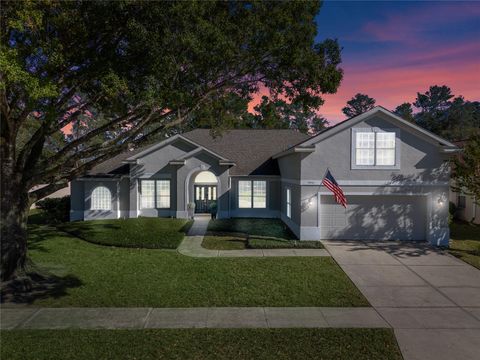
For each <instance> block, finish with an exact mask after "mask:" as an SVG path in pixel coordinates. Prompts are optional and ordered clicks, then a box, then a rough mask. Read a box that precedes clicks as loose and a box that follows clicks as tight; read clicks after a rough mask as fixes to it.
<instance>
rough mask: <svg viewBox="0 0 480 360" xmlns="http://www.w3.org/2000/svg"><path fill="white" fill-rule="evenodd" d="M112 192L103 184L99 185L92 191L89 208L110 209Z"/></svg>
mask: <svg viewBox="0 0 480 360" xmlns="http://www.w3.org/2000/svg"><path fill="white" fill-rule="evenodd" d="M111 209H112V194H111V193H110V190H108V188H106V187H105V186H99V187H97V188H95V189H94V190H93V191H92V206H91V210H111Z"/></svg>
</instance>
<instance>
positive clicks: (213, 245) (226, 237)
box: [202, 232, 247, 250]
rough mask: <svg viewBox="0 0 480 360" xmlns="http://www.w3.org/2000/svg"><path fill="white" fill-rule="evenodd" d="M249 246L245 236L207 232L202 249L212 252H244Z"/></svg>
mask: <svg viewBox="0 0 480 360" xmlns="http://www.w3.org/2000/svg"><path fill="white" fill-rule="evenodd" d="M246 245H247V237H246V235H245V234H238V233H216V232H207V234H206V235H205V236H204V237H203V242H202V247H204V248H205V249H210V250H244V249H246V247H247V246H246Z"/></svg>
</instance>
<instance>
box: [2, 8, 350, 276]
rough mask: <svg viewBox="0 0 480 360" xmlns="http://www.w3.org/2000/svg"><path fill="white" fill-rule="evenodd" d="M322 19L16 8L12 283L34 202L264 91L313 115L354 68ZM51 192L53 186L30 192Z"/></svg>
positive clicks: (8, 73) (9, 172) (5, 227)
mask: <svg viewBox="0 0 480 360" xmlns="http://www.w3.org/2000/svg"><path fill="white" fill-rule="evenodd" d="M319 8H320V4H319V3H318V2H317V1H301V2H300V1H299V2H277V1H275V2H273V1H272V2H269V1H252V2H243V1H228V2H223V1H222V2H213V1H201V2H200V1H198V2H184V1H181V2H180V1H179V2H147V1H136V2H132V1H113V2H107V1H102V2H100V1H99V2H92V1H69V2H66V1H65V2H58V1H11V2H3V3H2V13H1V45H0V46H1V49H0V50H1V53H0V111H1V118H2V119H1V143H0V155H1V176H2V181H1V210H2V211H1V239H2V244H1V253H2V254H1V277H2V279H4V280H5V279H8V278H10V277H11V276H12V275H13V274H14V273H15V271H16V270H17V269H19V268H23V267H24V265H25V261H26V254H27V242H26V239H27V225H26V222H27V213H28V208H29V206H30V204H32V203H33V202H35V201H36V200H38V199H40V198H42V197H44V196H45V195H48V194H49V193H51V192H53V191H55V190H56V189H58V188H61V187H63V186H65V184H66V183H67V182H68V181H70V180H71V179H73V178H75V177H77V176H80V175H82V174H84V173H85V172H86V171H88V170H89V169H90V168H92V167H93V166H94V165H96V164H98V163H99V162H102V161H104V160H106V159H108V158H110V157H112V156H114V155H116V154H118V153H120V152H122V151H125V149H126V148H127V147H130V146H137V145H139V144H141V143H145V142H147V141H149V139H152V137H156V138H157V139H158V137H159V136H160V137H162V136H166V134H168V132H169V131H170V129H172V128H175V127H179V126H180V127H181V125H182V124H184V123H186V122H188V121H189V120H190V119H191V118H192V117H193V118H194V117H195V116H197V118H198V116H199V115H198V114H199V113H222V112H224V110H225V109H224V108H225V106H228V104H230V103H232V101H233V102H234V103H235V101H234V99H239V100H244V101H248V99H249V98H250V97H251V95H252V94H253V93H255V92H257V91H258V88H259V86H262V87H266V88H268V89H270V91H271V96H272V97H273V98H278V97H281V98H282V99H286V100H287V101H289V102H290V103H294V104H300V105H301V106H303V107H304V108H305V109H317V108H318V107H319V106H321V105H322V103H323V100H322V98H321V94H322V93H334V92H336V90H337V88H338V86H339V84H340V81H341V79H342V71H341V69H339V64H340V49H339V46H338V44H337V42H336V41H334V40H325V41H323V42H320V43H318V42H315V41H314V39H315V36H316V26H317V25H316V24H315V22H314V17H315V15H316V14H317V12H318V11H319ZM232 99H233V100H232ZM208 109H211V111H209V110H208ZM222 109H223V110H222ZM212 122H214V125H215V126H221V122H222V121H221V119H212ZM72 127H73V132H72V130H70V128H72ZM62 129H63V130H62ZM65 133H68V136H66V135H65ZM39 184H48V185H47V186H46V187H43V188H41V189H37V190H35V191H32V192H29V190H30V189H32V188H33V187H34V186H35V185H39Z"/></svg>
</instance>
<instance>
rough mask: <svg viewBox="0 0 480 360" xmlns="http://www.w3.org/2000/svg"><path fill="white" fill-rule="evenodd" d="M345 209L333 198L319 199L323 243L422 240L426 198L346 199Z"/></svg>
mask: <svg viewBox="0 0 480 360" xmlns="http://www.w3.org/2000/svg"><path fill="white" fill-rule="evenodd" d="M347 201H348V206H347V209H346V210H345V208H344V207H343V206H341V205H338V204H337V203H336V202H335V200H334V199H333V196H330V195H328V196H323V195H322V196H321V198H320V234H321V238H322V239H368V240H425V238H426V224H427V216H426V214H427V206H426V197H425V196H396V195H392V196H381V195H362V196H351V195H350V196H347Z"/></svg>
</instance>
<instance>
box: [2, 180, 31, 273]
mask: <svg viewBox="0 0 480 360" xmlns="http://www.w3.org/2000/svg"><path fill="white" fill-rule="evenodd" d="M1 198H2V199H1V212H0V214H1V215H0V220H1V224H0V232H1V259H2V263H1V279H2V281H5V280H8V279H10V278H11V277H12V276H13V275H14V274H15V272H16V271H17V270H21V269H24V267H25V262H26V259H27V219H28V211H29V201H28V189H25V188H22V186H21V185H19V184H15V182H12V180H11V179H8V178H7V179H6V178H3V179H2V196H1Z"/></svg>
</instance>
